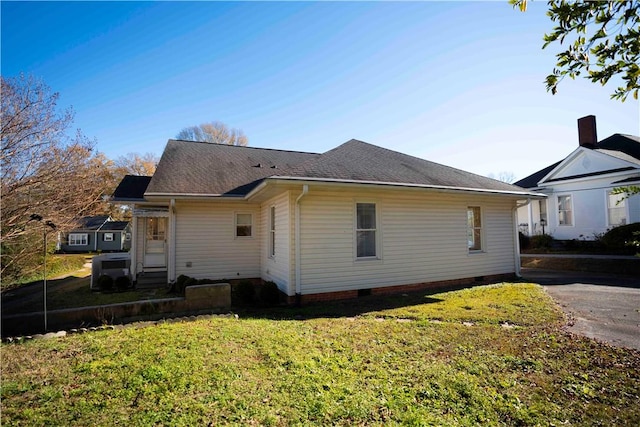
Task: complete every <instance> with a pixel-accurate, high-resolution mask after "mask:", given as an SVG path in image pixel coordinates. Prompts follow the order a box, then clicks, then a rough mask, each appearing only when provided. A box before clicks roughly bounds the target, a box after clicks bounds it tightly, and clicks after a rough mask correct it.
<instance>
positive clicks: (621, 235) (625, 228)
mask: <svg viewBox="0 0 640 427" xmlns="http://www.w3.org/2000/svg"><path fill="white" fill-rule="evenodd" d="M634 233H640V222H636V223H633V224H627V225H621V226H620V227H616V228H612V229H611V230H609V231H608V232H607V233H606V234H605V235H604V236H602V243H604V245H605V246H606V247H607V249H608V250H611V251H618V252H629V253H633V252H634V250H635V248H634V242H635V241H637V240H638V237H637V235H634Z"/></svg>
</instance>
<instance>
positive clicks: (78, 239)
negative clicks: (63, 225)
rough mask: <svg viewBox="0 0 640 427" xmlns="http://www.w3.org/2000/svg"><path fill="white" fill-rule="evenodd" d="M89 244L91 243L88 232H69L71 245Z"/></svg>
mask: <svg viewBox="0 0 640 427" xmlns="http://www.w3.org/2000/svg"><path fill="white" fill-rule="evenodd" d="M88 244H89V235H88V234H87V233H71V234H69V246H86V245H88Z"/></svg>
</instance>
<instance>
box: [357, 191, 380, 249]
mask: <svg viewBox="0 0 640 427" xmlns="http://www.w3.org/2000/svg"><path fill="white" fill-rule="evenodd" d="M377 233H378V226H377V219H376V204H375V203H356V257H357V258H375V257H377V256H378V254H377V247H376V237H377Z"/></svg>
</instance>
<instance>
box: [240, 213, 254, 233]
mask: <svg viewBox="0 0 640 427" xmlns="http://www.w3.org/2000/svg"><path fill="white" fill-rule="evenodd" d="M252 236H253V215H252V214H250V213H237V214H236V237H252Z"/></svg>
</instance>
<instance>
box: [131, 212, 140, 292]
mask: <svg viewBox="0 0 640 427" xmlns="http://www.w3.org/2000/svg"><path fill="white" fill-rule="evenodd" d="M132 210H133V209H132ZM137 241H138V217H137V216H136V215H135V213H134V214H133V215H132V216H131V247H130V248H129V253H130V254H131V266H130V267H129V268H130V273H131V281H132V282H135V281H137V280H138V264H137V261H138V259H137V258H138V257H137V254H136V251H137V250H138V245H137V243H136V242H137Z"/></svg>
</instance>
